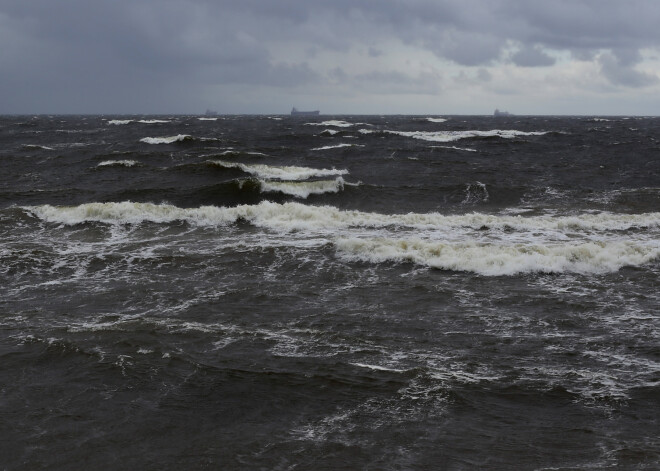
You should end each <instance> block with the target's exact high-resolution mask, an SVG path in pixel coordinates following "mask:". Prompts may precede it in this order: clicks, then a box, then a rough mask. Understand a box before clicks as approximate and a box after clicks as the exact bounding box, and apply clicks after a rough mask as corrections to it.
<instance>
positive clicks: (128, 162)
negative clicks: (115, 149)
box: [97, 160, 139, 167]
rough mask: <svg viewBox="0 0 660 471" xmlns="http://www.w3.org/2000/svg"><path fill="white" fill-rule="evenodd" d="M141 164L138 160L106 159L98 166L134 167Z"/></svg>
mask: <svg viewBox="0 0 660 471" xmlns="http://www.w3.org/2000/svg"><path fill="white" fill-rule="evenodd" d="M135 165H139V162H138V161H136V160H104V161H103V162H100V163H99V164H98V165H97V167H109V166H121V167H134V166H135Z"/></svg>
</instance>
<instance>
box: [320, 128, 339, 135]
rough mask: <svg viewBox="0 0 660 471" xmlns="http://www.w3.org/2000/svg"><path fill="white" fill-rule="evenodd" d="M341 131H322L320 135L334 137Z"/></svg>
mask: <svg viewBox="0 0 660 471" xmlns="http://www.w3.org/2000/svg"><path fill="white" fill-rule="evenodd" d="M340 132H341V131H338V130H337V129H324V130H323V132H321V134H327V135H329V136H334V135H335V134H339V133H340Z"/></svg>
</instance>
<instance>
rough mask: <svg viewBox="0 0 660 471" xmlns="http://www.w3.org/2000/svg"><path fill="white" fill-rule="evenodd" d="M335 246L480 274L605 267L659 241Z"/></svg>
mask: <svg viewBox="0 0 660 471" xmlns="http://www.w3.org/2000/svg"><path fill="white" fill-rule="evenodd" d="M335 243H336V246H337V249H338V250H339V252H340V253H341V254H342V255H343V256H344V257H345V258H347V259H349V260H359V261H365V262H372V263H382V262H412V263H415V264H418V265H424V266H428V267H433V268H439V269H443V270H454V271H468V272H474V273H477V274H480V275H485V276H501V275H516V274H519V273H533V272H543V273H565V272H572V273H583V274H586V273H609V272H614V271H617V270H619V269H620V268H622V267H624V266H639V265H642V264H645V263H648V262H650V261H652V260H654V259H656V258H658V257H660V247H649V246H644V245H641V244H635V243H632V242H609V243H606V242H588V243H582V244H576V245H563V244H562V245H541V244H534V245H528V244H516V245H497V244H483V243H477V242H468V243H454V244H448V243H443V242H435V241H433V242H432V241H424V240H419V239H387V238H378V239H367V240H365V239H356V238H349V239H339V240H337V241H336V242H335Z"/></svg>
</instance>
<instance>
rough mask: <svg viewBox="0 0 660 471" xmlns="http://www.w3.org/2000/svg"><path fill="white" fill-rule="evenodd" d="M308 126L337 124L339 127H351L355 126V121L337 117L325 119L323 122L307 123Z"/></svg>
mask: <svg viewBox="0 0 660 471" xmlns="http://www.w3.org/2000/svg"><path fill="white" fill-rule="evenodd" d="M305 125H306V126H335V127H338V128H349V127H351V126H355V124H353V123H349V122H348V121H340V120H337V119H332V120H330V121H323V122H321V123H305Z"/></svg>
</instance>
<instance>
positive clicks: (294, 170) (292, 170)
mask: <svg viewBox="0 0 660 471" xmlns="http://www.w3.org/2000/svg"><path fill="white" fill-rule="evenodd" d="M209 163H212V164H213V165H218V166H220V167H225V168H238V169H240V170H242V171H244V172H246V173H249V174H252V175H255V176H257V177H260V178H276V179H279V180H307V179H308V178H314V177H329V176H334V175H346V174H347V173H348V170H336V169H334V168H333V169H323V168H310V167H293V166H284V167H276V166H272V165H263V164H244V163H240V162H227V161H224V160H210V161H209Z"/></svg>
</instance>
